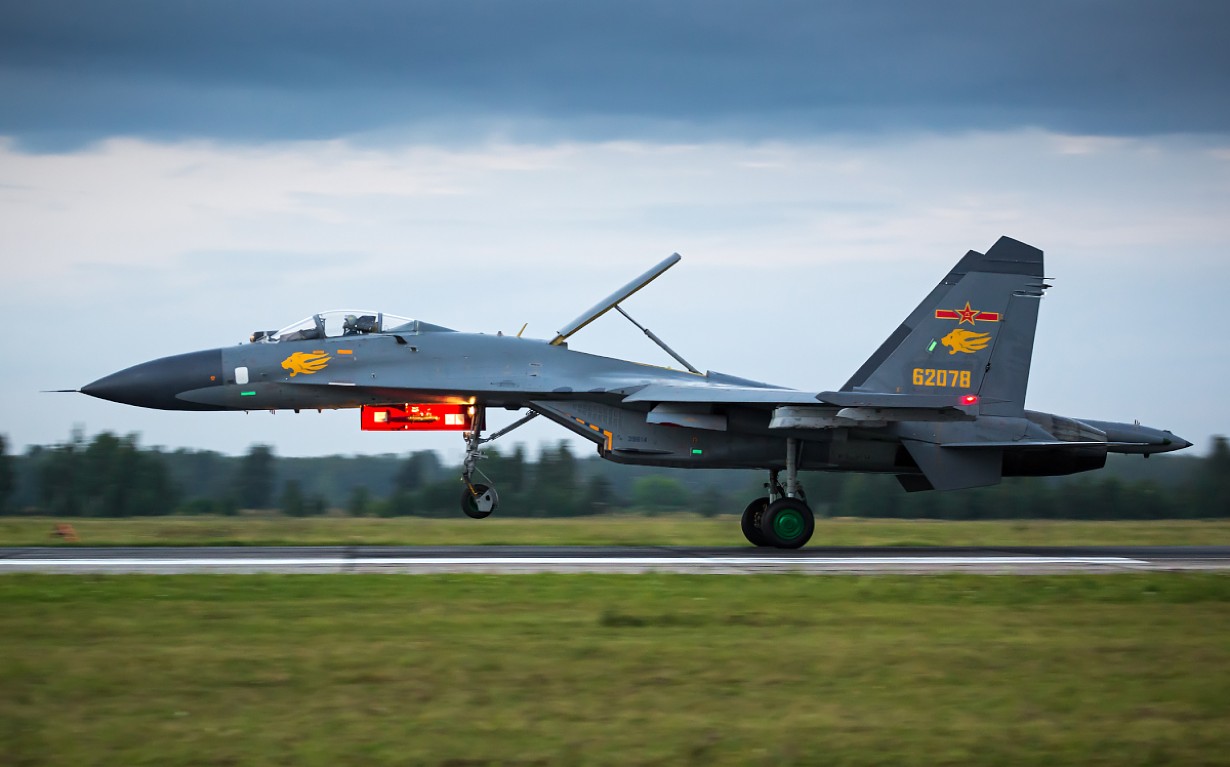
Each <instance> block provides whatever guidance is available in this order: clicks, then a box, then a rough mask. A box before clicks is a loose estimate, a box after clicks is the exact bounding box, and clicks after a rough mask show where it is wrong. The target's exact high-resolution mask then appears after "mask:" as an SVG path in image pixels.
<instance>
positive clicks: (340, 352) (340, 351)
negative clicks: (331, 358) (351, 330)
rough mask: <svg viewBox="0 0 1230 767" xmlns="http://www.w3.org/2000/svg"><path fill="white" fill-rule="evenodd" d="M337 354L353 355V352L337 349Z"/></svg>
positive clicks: (351, 350)
mask: <svg viewBox="0 0 1230 767" xmlns="http://www.w3.org/2000/svg"><path fill="white" fill-rule="evenodd" d="M337 353H338V354H354V350H353V349H338V350H337Z"/></svg>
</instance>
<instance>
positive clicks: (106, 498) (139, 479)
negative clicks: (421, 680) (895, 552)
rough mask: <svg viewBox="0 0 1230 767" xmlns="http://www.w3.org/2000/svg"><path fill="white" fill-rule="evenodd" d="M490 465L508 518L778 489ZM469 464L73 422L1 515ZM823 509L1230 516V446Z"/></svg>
mask: <svg viewBox="0 0 1230 767" xmlns="http://www.w3.org/2000/svg"><path fill="white" fill-rule="evenodd" d="M486 455H487V457H486V458H485V459H484V460H482V461H481V462H480V463H479V468H480V470H481V472H482V474H483V477H481V478H479V479H482V480H483V481H488V483H489V484H492V485H494V486H495V487H496V488H497V489H498V491H499V494H500V499H501V505H500V511H499V514H500V515H501V516H521V517H568V516H582V515H592V514H606V513H612V512H622V511H636V512H642V513H664V512H675V511H693V512H697V513H700V514H704V515H716V514H738V513H740V512H741V511H742V510H743V508H744V506H746V505H747V504H748V502H750V501H751V500H752V499H753V498H756V497H758V496H761V495H764V494H765V490H764V481H765V476H764V473H763V472H759V471H742V470H741V471H728V470H708V471H687V470H681V469H659V468H654V467H643V466H619V465H615V464H611V463H609V462H606V461H603V460H601V459H599V458H598V457H596V456H592V457H587V458H579V457H577V456H576V455H574V454H573V452H572V449H571V447H570V445H569V443H568V442H559V443H557V444H553V445H544V446H542V447H541V448H540V450H539V454H538V456H537V457H536V458H531V457H530V456H529V455H528V454H527V451H526V448H525V447H524V446H522V445H517V446H515V447H514V448H513V449H512V450H511V451H510V452H507V453H502V452H499V451H497V450H494V449H489V450H487V451H486ZM459 476H460V467H459V466H455V465H450V464H446V463H445V462H443V461H441V459H440V457H439V456H438V455H437V454H436V453H435V452H432V451H420V452H413V453H409V454H406V455H394V454H385V455H377V456H328V457H320V458H292V457H282V456H277V455H276V454H275V453H274V451H273V449H272V448H270V447H269V446H268V445H253V446H252V447H251V448H250V449H249V450H248V451H247V453H246V454H245V455H242V456H226V455H222V454H219V453H214V452H210V451H193V450H174V451H167V450H163V449H159V448H146V447H142V446H141V445H140V444H139V440H138V437H137V435H134V434H129V435H116V434H113V433H110V432H102V433H99V434H97V435H95V436H93V437H92V438H90V439H86V438H85V437H84V435H82V434H80V433H75V434H73V436H72V437H71V438H70V439H69V440H68V441H67V442H65V443H63V444H59V445H53V446H48V447H32V448H30V449H28V450H27V451H26V452H25V454H23V455H9V452H8V450H7V446H6V441H5V439H4V437H3V435H0V513H4V514H38V515H47V516H55V517H121V516H153V515H165V514H219V515H232V514H239V513H241V512H245V511H250V510H265V511H270V512H281V513H284V514H287V515H292V516H311V515H321V514H349V515H353V516H420V517H455V516H458V515H459V514H460V511H459V508H458V503H459V498H460V494H461V488H462V485H461V483H460V481H459ZM801 481H802V483H803V485H804V487H805V488H806V491H807V497H808V502H809V503H810V504H811V506H812V508H813V509H814V510H815V511H816V513H817V514H818V515H820V516H859V517H895V518H927V519H962V520H973V519H1168V518H1212V517H1230V445H1228V444H1227V440H1226V438H1224V437H1215V438H1214V440H1213V444H1212V446H1211V449H1210V450H1209V452H1208V454H1207V455H1206V456H1203V457H1200V456H1161V457H1157V458H1153V459H1150V460H1144V459H1142V458H1140V457H1139V456H1111V460H1110V461H1109V462H1108V464H1107V468H1106V469H1103V470H1102V471H1098V472H1091V473H1088V474H1080V475H1075V476H1072V477H1057V478H1011V479H1007V480H1005V481H1004V482H1003V483H1001V484H999V485H996V486H993V487H987V488H978V489H973V490H962V491H955V492H947V493H936V492H926V493H905V492H904V491H902V490H901V488H900V486H899V485H898V483H897V481H896V480H895V478H893V477H891V476H883V475H869V474H830V473H824V472H805V473H803V474H802V475H801Z"/></svg>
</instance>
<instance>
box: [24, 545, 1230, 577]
mask: <svg viewBox="0 0 1230 767" xmlns="http://www.w3.org/2000/svg"><path fill="white" fill-rule="evenodd" d="M1165 570H1230V546H1198V547H1196V546H1179V547H1161V546H1131V547H1123V546H1115V547H1101V546H1099V547H1037V546H1026V547H1005V548H991V547H962V548H930V547H918V548H913V547H880V548H873V547H815V548H805V549H801V550H798V551H782V550H778V549H754V548H751V547H729V548H696V547H683V546H680V547H605V546H541V547H540V546H313V547H265V546H259V547H258V546H252V547H114V548H102V547H77V546H72V547H68V546H59V547H28V548H0V573H17V572H27V573H29V572H36V573H149V574H182V573H403V574H428V573H543V572H552V573H646V572H672V573H715V574H763V573H807V574H815V575H820V574H841V573H846V574H849V573H857V574H876V573H886V574H888V573H891V574H928V573H955V572H962V573H982V574H1016V575H1028V574H1052V573H1076V572H1095V573H1117V572H1141V571H1165Z"/></svg>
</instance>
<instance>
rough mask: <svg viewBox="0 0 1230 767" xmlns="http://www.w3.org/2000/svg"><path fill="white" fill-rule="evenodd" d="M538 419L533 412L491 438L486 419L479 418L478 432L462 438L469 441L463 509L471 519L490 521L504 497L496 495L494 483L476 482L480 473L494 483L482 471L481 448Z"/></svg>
mask: <svg viewBox="0 0 1230 767" xmlns="http://www.w3.org/2000/svg"><path fill="white" fill-rule="evenodd" d="M537 417H538V413H536V412H534V411H533V410H531V411H530V412H529V413H527V414H526V415H525V416H523V417H522V418H520V419H518V420H517V421H514V422H513V423H512V424H510V425H508V426H505V427H504V428H503V429H500V430H499V431H497V432H496V433H495V434H492V435H491V436H490V437H483V432H482V423H483V418H482V417H479V418H477V419H475V422H474V423H475V427H474V431H467V432H465V433H464V434H463V435H462V436H464V437H465V440H466V457H465V460H464V461H462V463H461V481H462V482H464V483H465V487H464V488H462V491H461V510H462V512H464V513H465V515H466V516H467V517H470V518H471V519H486V518H487V517H489V516H491V514H492V513H493V512H494V511H495V510H496V509H498V508H499V507H500V496H499V494H498V493H496V491H495V488H494V487H492V486H491V485H490V484H484V483H482V482H474V481H473V479H474V473H475V472H478V473H479V474H480V475H481V476H482V477H483V479H485V480H487V482H491V479H490V478H489V477H488V476H487V475H486V474H483V470H482V469H480V468H478V460H479V459H480V458H483V457H484V456H483V451H482V450H481V449H480V448H481V447H482V446H483V445H485V444H487V443H488V442H494V441H495V440H497V439H499V438H500V437H502V436H504V435H505V434H507V433H508V432H510V431H512V430H513V429H516V428H517V427H519V426H524V425H525V424H527V423H529V422H530V421H532V420H534V419H535V418H537Z"/></svg>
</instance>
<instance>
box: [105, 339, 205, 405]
mask: <svg viewBox="0 0 1230 767" xmlns="http://www.w3.org/2000/svg"><path fill="white" fill-rule="evenodd" d="M221 383H222V350H221V349H213V350H211V351H204V352H191V353H189V354H177V355H175V356H174V357H163V358H162V359H157V360H153V361H151V362H143V363H141V364H140V365H134V366H132V367H130V368H128V369H126V370H121V371H120V372H118V373H112V374H111V375H109V376H104V377H103V378H100V379H98V380H97V381H95V382H93V383H90V384H86V385H85V386H82V387H81V392H82V394H88V395H90V396H91V397H98V398H99V399H105V400H110V401H111V402H119V403H121V404H124V405H136V406H138V407H149V408H157V409H159V410H216V409H217V408H214V407H210V406H208V405H200V404H197V403H195V402H187V401H185V400H182V399H179V398H178V397H177V396H176V395H177V394H180V393H181V392H186V391H192V390H193V389H204V388H206V387H208V386H218V385H220V384H221Z"/></svg>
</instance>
